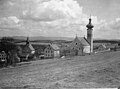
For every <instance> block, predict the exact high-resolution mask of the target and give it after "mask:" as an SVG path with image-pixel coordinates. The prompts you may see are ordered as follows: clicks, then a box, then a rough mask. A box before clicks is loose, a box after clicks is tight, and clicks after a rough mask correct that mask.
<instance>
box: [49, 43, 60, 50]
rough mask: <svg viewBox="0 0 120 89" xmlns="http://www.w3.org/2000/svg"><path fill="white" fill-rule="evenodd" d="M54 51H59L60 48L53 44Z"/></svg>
mask: <svg viewBox="0 0 120 89" xmlns="http://www.w3.org/2000/svg"><path fill="white" fill-rule="evenodd" d="M50 46H51V47H52V48H53V49H54V50H59V49H60V48H59V47H58V46H57V45H56V44H51V45H50Z"/></svg>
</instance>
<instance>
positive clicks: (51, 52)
mask: <svg viewBox="0 0 120 89" xmlns="http://www.w3.org/2000/svg"><path fill="white" fill-rule="evenodd" d="M44 57H45V58H55V57H60V48H59V47H58V46H57V45H56V44H50V45H48V46H47V47H46V48H45V50H44Z"/></svg>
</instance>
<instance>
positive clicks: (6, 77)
mask: <svg viewBox="0 0 120 89" xmlns="http://www.w3.org/2000/svg"><path fill="white" fill-rule="evenodd" d="M119 84H120V52H108V53H101V54H95V55H87V56H77V57H71V58H65V59H47V60H39V61H33V62H30V64H26V65H23V66H16V67H15V68H6V69H1V70H0V86H1V87H8V89H17V87H19V89H23V88H27V89H28V88H30V89H33V88H34V89H35V88H40V89H80V88H98V87H99V88H100V87H101V88H103V87H107V88H113V87H119Z"/></svg>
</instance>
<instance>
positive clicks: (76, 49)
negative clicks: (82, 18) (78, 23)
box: [69, 18, 94, 55]
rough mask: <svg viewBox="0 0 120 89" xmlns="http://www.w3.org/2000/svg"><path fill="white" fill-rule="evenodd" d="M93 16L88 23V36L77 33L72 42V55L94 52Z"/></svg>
mask: <svg viewBox="0 0 120 89" xmlns="http://www.w3.org/2000/svg"><path fill="white" fill-rule="evenodd" d="M91 20H92V19H91V18H90V19H89V23H88V24H87V25H86V27H87V38H85V37H78V36H77V35H76V37H75V39H74V40H73V41H72V43H70V45H69V49H70V55H83V54H85V53H88V54H90V53H92V52H93V27H94V26H93V25H92V23H91Z"/></svg>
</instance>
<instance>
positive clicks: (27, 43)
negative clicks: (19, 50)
mask: <svg viewBox="0 0 120 89" xmlns="http://www.w3.org/2000/svg"><path fill="white" fill-rule="evenodd" d="M29 43H30V42H29V37H27V40H26V45H29Z"/></svg>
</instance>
